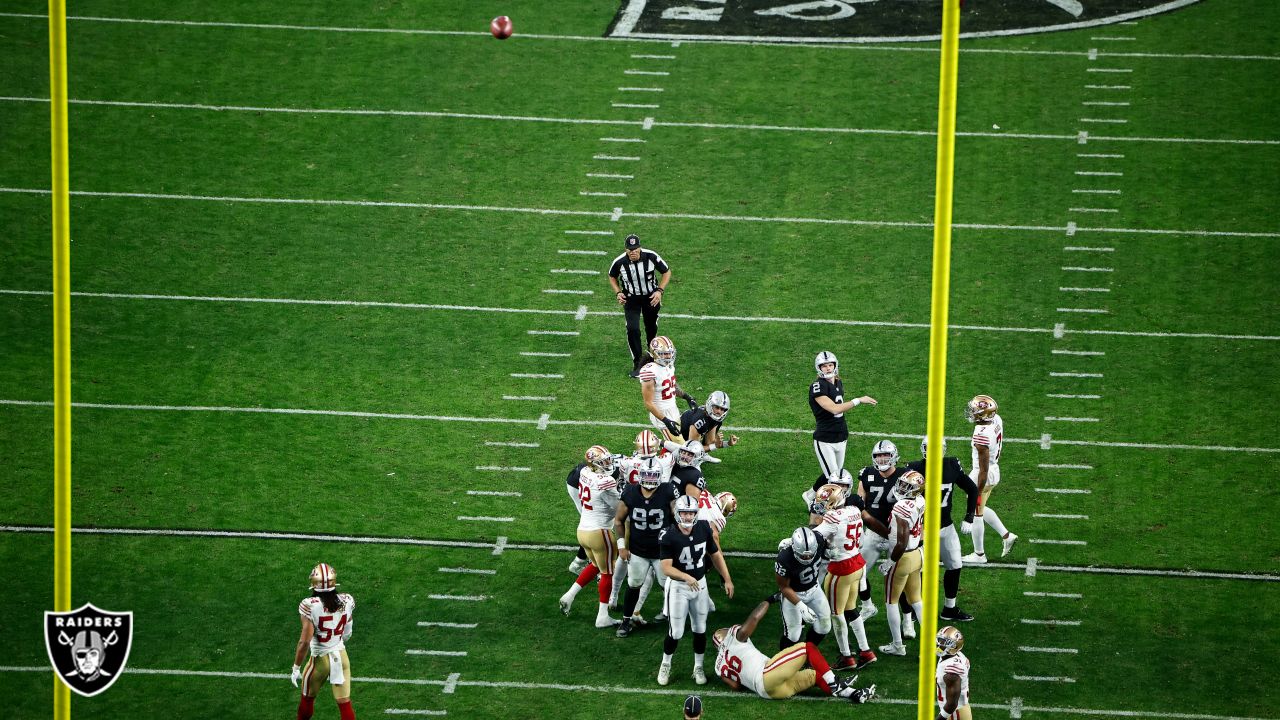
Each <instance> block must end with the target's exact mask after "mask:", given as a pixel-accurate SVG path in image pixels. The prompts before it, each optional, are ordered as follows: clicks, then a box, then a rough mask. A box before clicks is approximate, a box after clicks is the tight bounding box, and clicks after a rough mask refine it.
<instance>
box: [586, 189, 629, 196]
mask: <svg viewBox="0 0 1280 720" xmlns="http://www.w3.org/2000/svg"><path fill="white" fill-rule="evenodd" d="M578 194H579V195H581V196H583V197H626V196H627V194H626V193H624V192H594V191H587V190H579V191H578Z"/></svg>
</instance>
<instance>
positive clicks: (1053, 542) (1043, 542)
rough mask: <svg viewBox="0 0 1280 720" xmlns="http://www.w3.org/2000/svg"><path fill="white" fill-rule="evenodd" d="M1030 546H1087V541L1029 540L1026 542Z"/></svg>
mask: <svg viewBox="0 0 1280 720" xmlns="http://www.w3.org/2000/svg"><path fill="white" fill-rule="evenodd" d="M1028 542H1030V543H1031V544H1032V545H1088V544H1089V543H1088V541H1087V540H1046V539H1044V538H1031V539H1030V540H1028Z"/></svg>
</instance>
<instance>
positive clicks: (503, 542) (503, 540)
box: [490, 535, 507, 555]
mask: <svg viewBox="0 0 1280 720" xmlns="http://www.w3.org/2000/svg"><path fill="white" fill-rule="evenodd" d="M506 549H507V536H506V535H499V536H498V539H497V540H495V541H494V542H493V552H492V553H490V554H492V555H501V554H502V553H503V551H505V550H506Z"/></svg>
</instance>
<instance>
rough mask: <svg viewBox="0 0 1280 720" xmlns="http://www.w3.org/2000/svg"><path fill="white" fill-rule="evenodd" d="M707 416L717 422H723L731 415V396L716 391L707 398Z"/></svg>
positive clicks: (721, 391)
mask: <svg viewBox="0 0 1280 720" xmlns="http://www.w3.org/2000/svg"><path fill="white" fill-rule="evenodd" d="M707 414H708V415H710V416H711V419H712V420H715V421H716V422H721V421H723V420H724V416H725V415H728V414H729V394H728V393H726V392H725V391H723V390H716V391H715V392H713V393H711V395H709V396H707Z"/></svg>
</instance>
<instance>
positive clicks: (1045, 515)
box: [1031, 513, 1089, 520]
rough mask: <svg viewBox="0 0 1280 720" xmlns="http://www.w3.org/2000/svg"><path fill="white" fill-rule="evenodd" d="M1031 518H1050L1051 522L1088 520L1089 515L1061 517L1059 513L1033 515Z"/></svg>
mask: <svg viewBox="0 0 1280 720" xmlns="http://www.w3.org/2000/svg"><path fill="white" fill-rule="evenodd" d="M1031 517H1038V518H1048V519H1050V520H1088V519H1089V516H1088V515H1071V514H1066V515H1061V514H1057V513H1031Z"/></svg>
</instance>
